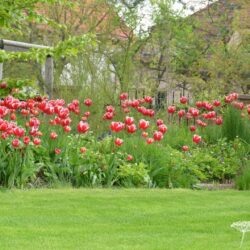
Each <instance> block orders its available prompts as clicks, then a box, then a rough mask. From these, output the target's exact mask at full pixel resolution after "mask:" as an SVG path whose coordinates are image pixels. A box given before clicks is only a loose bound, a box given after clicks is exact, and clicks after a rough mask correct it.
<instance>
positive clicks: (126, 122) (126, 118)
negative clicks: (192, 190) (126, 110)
mask: <svg viewBox="0 0 250 250" xmlns="http://www.w3.org/2000/svg"><path fill="white" fill-rule="evenodd" d="M133 123H134V118H133V117H129V116H126V117H125V124H126V125H132V124H133Z"/></svg>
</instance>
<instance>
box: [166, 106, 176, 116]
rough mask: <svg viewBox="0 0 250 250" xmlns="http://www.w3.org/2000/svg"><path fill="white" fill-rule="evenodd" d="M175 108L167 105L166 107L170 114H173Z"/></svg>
mask: <svg viewBox="0 0 250 250" xmlns="http://www.w3.org/2000/svg"><path fill="white" fill-rule="evenodd" d="M175 110H176V108H175V106H169V107H168V113H169V114H171V115H172V114H174V112H175Z"/></svg>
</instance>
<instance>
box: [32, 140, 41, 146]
mask: <svg viewBox="0 0 250 250" xmlns="http://www.w3.org/2000/svg"><path fill="white" fill-rule="evenodd" d="M33 143H34V144H35V145H40V144H41V140H40V139H39V138H34V139H33Z"/></svg>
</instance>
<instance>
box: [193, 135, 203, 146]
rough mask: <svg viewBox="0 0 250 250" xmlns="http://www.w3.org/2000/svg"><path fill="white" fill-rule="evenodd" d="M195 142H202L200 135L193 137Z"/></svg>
mask: <svg viewBox="0 0 250 250" xmlns="http://www.w3.org/2000/svg"><path fill="white" fill-rule="evenodd" d="M193 142H194V143H196V144H198V143H200V142H201V136H199V135H193Z"/></svg>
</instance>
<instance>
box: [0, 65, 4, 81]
mask: <svg viewBox="0 0 250 250" xmlns="http://www.w3.org/2000/svg"><path fill="white" fill-rule="evenodd" d="M2 79H3V63H0V80H2Z"/></svg>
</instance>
